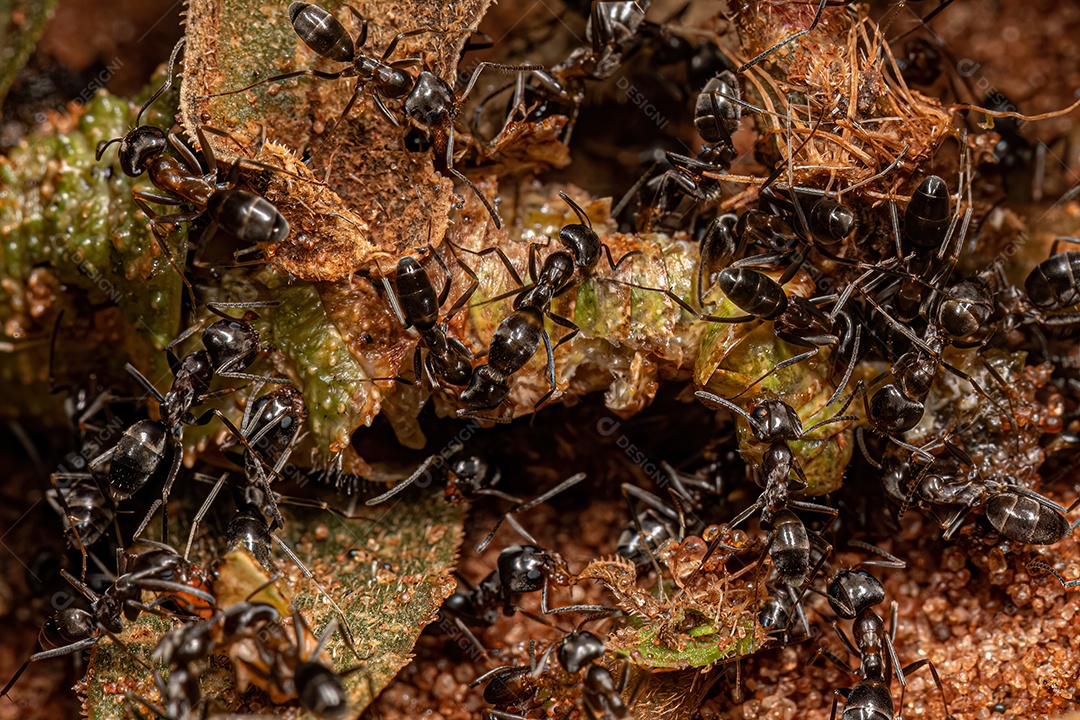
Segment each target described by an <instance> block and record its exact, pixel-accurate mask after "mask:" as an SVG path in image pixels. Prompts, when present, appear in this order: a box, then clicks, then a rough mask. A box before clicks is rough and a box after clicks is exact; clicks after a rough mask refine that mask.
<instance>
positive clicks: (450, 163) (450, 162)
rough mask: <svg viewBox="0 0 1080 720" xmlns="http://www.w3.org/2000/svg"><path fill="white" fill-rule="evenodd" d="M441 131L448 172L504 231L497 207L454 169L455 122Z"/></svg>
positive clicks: (445, 125) (448, 124)
mask: <svg viewBox="0 0 1080 720" xmlns="http://www.w3.org/2000/svg"><path fill="white" fill-rule="evenodd" d="M481 65H483V63H481ZM440 131H441V132H443V133H444V134H445V136H446V139H445V143H446V153H445V157H444V160H445V163H446V171H447V172H448V173H450V174H451V175H453V176H454V177H455V178H457V179H458V180H460V181H461V182H463V183H465V184H466V185H468V186H469V188H470V189H471V190H472V191H473V192H474V193H475V194H476V197H478V198H479V199H480V202H482V203H483V204H484V208H486V209H487V211H488V214H489V215H490V216H491V221H492V222H493V223H494V224H495V229H496V230H501V229H502V220H501V219H500V218H499V213H498V212H496V211H495V207H494V206H493V205H492V204H491V202H490V201H489V200H488V199H487V198H486V197H484V194H483V193H482V192H480V188H478V187H476V185H474V184H473V181H472V180H470V179H469V178H467V177H465V175H464V174H463V173H462V172H461V171H460V170H455V169H454V124H453V122H449V121H448V122H446V123H445V124H444V126H443V127H442V128H440Z"/></svg>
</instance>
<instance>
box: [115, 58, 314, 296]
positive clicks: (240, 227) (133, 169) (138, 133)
mask: <svg viewBox="0 0 1080 720" xmlns="http://www.w3.org/2000/svg"><path fill="white" fill-rule="evenodd" d="M183 46H184V40H183V39H181V40H180V42H178V43H177V44H176V47H175V48H174V49H173V52H172V55H171V56H170V57H169V66H168V70H167V75H166V80H165V84H164V85H162V86H161V87H160V88H159V89H158V90H157V91H156V92H155V93H154V94H153V95H152V96H151V97H150V99H149V100H147V101H146V103H145V104H144V105H143V106H142V107H141V108H140V109H139V114H138V115H137V116H136V118H135V127H134V128H133V129H132V130H131V131H130V132H128V134H127V135H125V136H124V137H122V138H113V139H112V140H107V141H102V142H101V143H100V144H99V145H98V148H97V155H96V157H97V160H99V161H100V160H101V157H102V156H103V155H104V154H105V150H106V149H107V148H108V147H109V146H110V145H112V144H113V143H120V150H119V154H118V157H119V160H120V167H121V169H123V171H124V174H125V175H128V176H129V177H139V176H141V175H142V174H143V173H147V174H148V176H149V178H150V182H151V183H153V185H154V187H155V188H157V189H158V190H159V191H160V192H149V191H145V190H133V191H132V197H133V198H134V200H135V204H136V205H138V206H139V209H140V210H142V211H143V212H144V213H146V215H147V217H149V218H150V228H151V229H152V230H153V231H154V237H155V238H156V239H157V241H158V245H159V246H160V247H161V250H162V252H163V253H164V255H165V257H166V258H167V259H168V261H169V263H170V264H171V265H172V266H173V268H175V269H176V271H177V273H178V274H179V275H180V277H181V279H182V280H183V281H184V285H185V287H186V288H187V290H188V294H189V296H190V297H191V303H192V307H194V306H195V298H194V291H193V290H192V288H191V284H190V283H189V282H188V280H187V278H186V277H185V275H184V273H183V271H182V270H181V269H180V268H179V267H178V266H177V264H176V260H175V259H174V258H173V256H172V253H171V252H170V251H169V249H168V248H167V247H166V246H165V242H164V240H163V239H162V236H161V235H160V234H159V232H158V229H157V228H158V226H159V225H163V224H175V223H181V222H190V221H192V220H194V219H196V218H198V217H201V216H203V215H206V216H207V217H209V218H210V220H211V221H212V223H213V227H216V226H219V225H220V226H221V227H224V228H225V229H226V230H228V231H229V232H230V233H231V234H233V235H235V236H236V237H237V238H239V239H241V240H243V241H246V242H248V243H250V244H253V245H254V244H257V243H276V242H281V241H282V240H284V239H285V237H286V236H288V234H289V223H288V221H287V220H286V219H285V218H284V216H282V214H281V213H280V212H278V209H277V208H276V207H274V205H273V204H271V203H270V202H269V201H267V200H266V199H265V198H262V197H260V196H258V195H255V194H254V193H250V192H247V191H244V190H238V189H236V187H235V186H236V184H237V182H238V180H239V173H240V169H241V168H242V167H245V166H246V167H250V168H255V169H259V170H271V171H274V172H279V173H286V171H284V170H281V169H279V168H274V167H272V166H269V165H265V164H264V163H259V162H256V161H253V160H247V159H237V160H236V162H234V163H233V165H232V167H231V169H230V171H229V176H228V178H227V179H226V180H225V181H224V182H219V181H218V164H217V160H216V158H215V157H214V152H213V149H212V148H211V146H210V144H209V143H208V142H207V140H206V135H205V133H206V132H210V133H213V134H217V135H221V136H222V137H229V136H228V134H227V133H225V132H223V131H221V130H217V129H215V128H211V127H207V126H199V127H197V128H196V130H195V133H196V136H197V138H198V141H199V147H200V148H201V149H202V154H203V157H204V158H205V159H206V167H207V170H206V172H205V173H204V172H203V171H202V167H201V165H200V164H199V161H198V158H196V156H195V154H194V153H193V152H192V151H191V150H190V149H189V148H188V147H187V146H186V145H184V143H183V142H182V141H181V140H180V138H179V137H178V136H177V135H176V134H174V133H171V132H170V133H168V134H166V132H165V131H164V130H162V129H161V128H158V127H155V126H153V125H140V124H139V123H140V122H141V120H142V115H143V113H144V112H145V111H146V109H147V108H148V107H149V106H150V104H151V103H153V102H154V100H156V99H157V98H158V97H160V96H161V94H162V93H164V92H165V91H166V90H167V89H168V88H169V87H171V85H172V78H173V67H174V65H175V62H176V56H177V54H178V53H179V52H180V49H181V48H182V47H183ZM169 146H172V148H173V149H174V150H175V151H176V152H177V153H178V154H179V155H180V159H179V160H177V159H175V158H173V157H170V156H168V155H166V154H165V151H166V150H167V149H168V147H169ZM286 174H290V173H286ZM299 179H303V178H299ZM148 203H155V204H158V205H169V206H183V205H188V206H191V207H192V208H193V209H192V210H191V211H188V212H178V213H173V214H170V215H159V214H158V213H156V212H154V211H153V210H152V209H151V208H150V206H149V204H148Z"/></svg>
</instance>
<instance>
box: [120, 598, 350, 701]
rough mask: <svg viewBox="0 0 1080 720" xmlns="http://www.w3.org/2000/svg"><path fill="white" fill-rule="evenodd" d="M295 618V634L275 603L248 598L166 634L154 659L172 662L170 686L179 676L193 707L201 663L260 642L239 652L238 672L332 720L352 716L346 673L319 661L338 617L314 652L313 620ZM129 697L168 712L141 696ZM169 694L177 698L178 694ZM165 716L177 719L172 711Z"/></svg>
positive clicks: (299, 616)
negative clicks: (344, 680)
mask: <svg viewBox="0 0 1080 720" xmlns="http://www.w3.org/2000/svg"><path fill="white" fill-rule="evenodd" d="M292 622H293V629H294V636H290V634H289V631H288V630H287V629H286V628H284V627H283V626H282V624H281V618H280V617H279V614H278V611H277V610H276V609H275V608H273V607H272V606H270V605H265V604H261V603H253V602H247V601H245V602H240V603H236V604H235V605H232V606H231V607H229V608H227V609H226V610H224V611H222V612H219V613H216V614H215V615H214V616H213V617H211V618H210V619H208V620H203V621H201V622H197V623H188V624H186V625H182V626H180V627H178V628H175V629H174V630H172V631H170V632H169V633H167V634H165V635H164V636H162V638H161V640H160V641H159V642H158V645H157V647H156V648H155V650H154V659H155V660H157V661H159V662H162V663H165V664H166V665H169V666H171V671H170V673H169V681H168V686H167V687H170V688H171V687H173V686H174V677H178V678H180V682H178V683H176V684H177V685H179V686H180V687H181V688H183V702H184V703H186V704H187V705H189V706H191V707H193V706H194V705H195V704H197V703H198V701H199V698H200V694H199V689H198V677H199V675H200V674H201V673H202V667H201V666H202V665H203V664H204V663H205V662H206V661H207V660H209V659H210V657H211V656H212V655H213V654H215V653H217V652H221V651H223V650H225V649H226V648H227V647H229V646H230V645H232V644H235V643H237V642H239V641H242V640H247V641H250V642H252V643H254V645H255V649H256V652H254V653H253V654H247V653H244V654H243V655H237V656H234V662H235V663H237V664H238V665H239V667H238V669H237V674H238V676H241V675H244V676H250V678H251V679H252V680H251V682H252V684H256V685H258V686H259V687H262V688H263V689H266V690H268V691H271V692H272V693H273V694H284V695H287V696H292V697H296V698H297V699H298V700H299V701H300V705H301V707H303V708H304V709H305V710H307V711H308V712H311V713H313V714H314V715H316V716H318V717H323V718H330V719H331V720H340V719H341V718H346V717H349V698H348V694H347V693H346V692H345V688H344V686H343V685H342V676H341V675H339V674H338V673H336V672H334V671H333V670H332V669H330V668H328V667H327V666H326V665H324V664H322V663H321V662H319V661H318V658H319V656H320V655H322V654H323V650H324V649H325V647H326V643H327V642H328V641H329V639H330V636H331V635H333V633H334V631H335V630H336V621H331V623H330V624H329V625H328V626H327V627H326V629H325V630H324V631H323V633H322V635H321V636H319V637H318V638H317V639H316V640H315V646H314V648H313V649H312V651H311V652H310V653H308V652H307V650H306V648H307V640H308V637H309V636H310V635H311V630H310V628H309V626H308V624H307V621H306V620H305V619H304V617H303V616H302V615H301V614H300V613H299V612H297V611H296V610H294V611H293V617H292ZM238 684H239V680H238ZM129 697H132V699H134V700H135V701H137V702H139V704H141V705H143V706H144V707H147V708H148V709H150V710H152V711H153V712H155V713H157V714H159V715H160V714H162V713H160V712H159V711H158V710H157V709H156V708H153V706H151V705H149V704H148V703H146V702H145V701H144V700H142V699H141V698H138V697H133V696H129ZM164 697H166V698H169V699H171V700H172V702H173V703H175V702H176V700H175V699H173V696H172V695H165V696H164ZM164 716H165V717H167V718H170V719H171V718H172V717H174V716H173V715H170V714H168V713H164ZM176 717H182V715H181V716H176Z"/></svg>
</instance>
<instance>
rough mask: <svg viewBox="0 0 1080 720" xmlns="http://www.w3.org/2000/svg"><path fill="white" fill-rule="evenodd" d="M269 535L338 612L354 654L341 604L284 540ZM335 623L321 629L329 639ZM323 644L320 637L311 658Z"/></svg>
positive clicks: (316, 654)
mask: <svg viewBox="0 0 1080 720" xmlns="http://www.w3.org/2000/svg"><path fill="white" fill-rule="evenodd" d="M271 537H272V538H273V539H274V544H276V545H277V546H278V547H279V548H281V551H282V552H283V553H285V555H286V556H287V557H288V558H289V560H291V561H292V563H293V564H294V565H296V567H297V569H299V570H300V573H301V574H302V575H303V576H304V577H305V578H307V579H308V581H309V582H310V583H311V584H312V585H314V586H315V589H316V590H318V591H319V594H320V595H322V596H323V597H325V598H326V599H327V600H329V601H330V606H331V607H333V608H334V612H336V613H337V614H338V617H339V618H341V632H342V634H343V635H344V636H345V644H346V645H348V646H349V648H351V649H352V651H353V654H354V655H356V650H355V648H353V640H352V630H351V629H350V628H349V620H348V618H347V617H346V616H345V611H344V610H342V609H341V606H340V605H338V604H337V601H336V600H334V598H333V597H331V596H330V593H328V592H326V590H325V589H324V588H323V586H322V585H320V584H319V581H318V580H316V579H315V575H313V574H312V572H311V570H308V568H307V566H306V565H304V563H303V562H302V561H301V560H300V558H299V557H297V555H296V553H295V552H293V549H292V548H291V547H289V545H288V544H287V543H286V542H285V541H284V540H282V539H281V538H279V537H278V536H277V534H273V533H272V534H271ZM336 623H337V620H333V621H331V623H330V624H329V625H327V626H326V629H325V630H323V635H324V637H326V638H327V639H329V636H330V635H332V634H333V632H332V631H331V628H332V627H334V626H335V625H336ZM324 645H325V642H324V641H323V639H322V638H320V640H319V647H318V648H317V649H316V651H315V652H314V653H312V657H313V658H314V657H318V655H319V654H321V653H322V648H323V646H324Z"/></svg>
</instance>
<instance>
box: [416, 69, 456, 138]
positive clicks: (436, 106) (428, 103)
mask: <svg viewBox="0 0 1080 720" xmlns="http://www.w3.org/2000/svg"><path fill="white" fill-rule="evenodd" d="M456 110H457V99H456V98H455V97H454V91H453V90H452V89H451V88H450V86H449V85H447V84H446V81H444V80H443V79H442V78H440V77H439V76H438V75H436V74H435V73H433V72H431V71H430V70H422V71H421V72H420V74H419V75H417V77H416V84H415V85H414V86H413V88H412V90H411V91H410V92H409V95H408V97H406V98H405V114H406V115H407V116H408V117H409V118H410V119H412V120H414V121H415V122H416V123H417V124H419V125H422V126H423V127H428V128H434V127H439V126H441V125H442V124H443V123H445V122H446V121H447V119H448V118H449V117H450V115H451V114H453V113H454V112H456Z"/></svg>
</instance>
